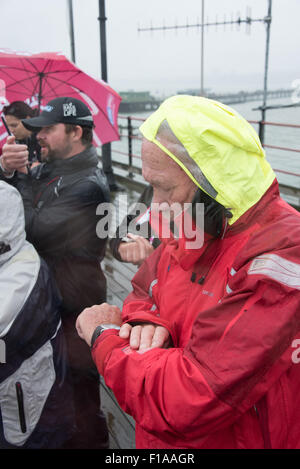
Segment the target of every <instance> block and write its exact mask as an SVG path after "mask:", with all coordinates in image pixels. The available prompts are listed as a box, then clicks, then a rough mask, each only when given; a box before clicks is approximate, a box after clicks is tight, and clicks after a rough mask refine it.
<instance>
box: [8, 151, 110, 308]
mask: <svg viewBox="0 0 300 469" xmlns="http://www.w3.org/2000/svg"><path fill="white" fill-rule="evenodd" d="M97 165H98V157H97V153H96V149H95V148H94V147H92V146H91V147H89V148H87V149H86V150H84V151H83V152H81V153H79V154H78V155H75V156H73V157H71V158H67V159H63V160H56V161H54V162H51V163H42V164H40V165H38V166H36V167H35V168H33V170H32V172H31V174H30V175H25V174H22V173H18V176H17V178H14V180H13V181H12V183H13V185H15V186H16V187H17V188H18V189H19V191H20V193H21V194H22V198H23V202H24V208H25V220H26V234H27V239H28V241H30V242H31V243H32V244H33V245H34V246H35V248H36V249H37V251H38V252H39V254H40V255H41V257H43V258H44V259H45V260H46V261H47V263H48V265H49V266H50V267H51V268H52V269H53V271H54V274H55V277H56V281H57V283H58V286H59V288H60V291H61V294H62V296H63V300H64V306H65V309H66V311H68V312H75V311H76V312H80V311H81V310H82V309H84V308H85V307H87V306H92V305H93V304H99V303H101V302H103V301H105V299H106V280H105V277H104V275H103V273H102V271H101V267H100V262H101V260H102V259H103V257H104V254H105V247H106V239H99V238H98V236H97V234H96V226H97V223H98V221H99V220H100V217H99V216H97V215H96V209H97V206H98V205H99V204H100V203H102V202H108V201H109V188H108V185H107V181H106V178H105V176H104V173H103V171H102V170H101V169H100V168H98V166H97Z"/></svg>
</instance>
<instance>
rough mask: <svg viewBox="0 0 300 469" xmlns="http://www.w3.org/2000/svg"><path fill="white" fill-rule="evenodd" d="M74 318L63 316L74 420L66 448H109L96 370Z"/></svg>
mask: <svg viewBox="0 0 300 469" xmlns="http://www.w3.org/2000/svg"><path fill="white" fill-rule="evenodd" d="M76 318H77V315H76V316H68V317H67V318H65V319H63V329H64V333H65V337H66V343H67V350H68V357H69V365H70V379H71V385H72V388H73V394H74V397H73V398H74V408H75V421H76V428H75V429H74V435H73V437H72V439H71V440H69V441H68V442H67V444H66V445H65V448H72V449H76V448H78V449H103V448H108V440H109V437H108V430H107V425H106V419H105V416H104V414H103V412H102V411H101V402H100V389H99V374H98V371H97V368H96V366H95V364H94V362H93V360H92V358H91V352H90V348H89V346H88V345H87V344H86V342H84V341H83V340H82V339H81V338H80V337H79V336H78V334H77V331H76V328H75V323H76Z"/></svg>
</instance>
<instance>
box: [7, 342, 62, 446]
mask: <svg viewBox="0 0 300 469" xmlns="http://www.w3.org/2000/svg"><path fill="white" fill-rule="evenodd" d="M54 381H55V369H54V363H53V349H52V346H51V343H50V341H49V342H46V344H44V345H43V346H42V347H41V348H40V349H39V350H38V351H37V352H35V353H34V354H33V355H32V356H31V357H30V358H28V359H27V360H25V361H24V362H23V363H22V365H21V366H20V367H19V368H18V369H17V370H16V371H15V373H13V374H12V375H10V376H9V377H8V378H7V379H6V380H5V381H3V382H2V383H1V384H0V407H1V414H2V422H3V432H4V437H5V439H6V441H7V442H8V443H10V444H12V445H16V446H22V445H23V444H24V443H25V442H26V441H27V440H28V438H29V437H30V435H31V434H32V432H33V430H34V429H35V427H36V425H37V423H38V421H39V419H40V416H41V414H42V410H43V408H44V405H45V403H46V400H47V397H48V395H49V393H50V390H51V388H52V386H53V384H54Z"/></svg>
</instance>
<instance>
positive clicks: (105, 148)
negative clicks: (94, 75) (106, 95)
mask: <svg viewBox="0 0 300 469" xmlns="http://www.w3.org/2000/svg"><path fill="white" fill-rule="evenodd" d="M98 20H99V24H100V51H101V78H102V80H103V81H105V82H106V83H107V52H106V20H107V18H106V16H105V0H99V18H98ZM102 166H103V171H104V173H105V175H106V177H107V180H108V184H109V188H110V190H111V191H115V190H118V185H117V184H116V182H115V177H114V173H113V169H112V161H111V144H110V143H105V144H104V145H102Z"/></svg>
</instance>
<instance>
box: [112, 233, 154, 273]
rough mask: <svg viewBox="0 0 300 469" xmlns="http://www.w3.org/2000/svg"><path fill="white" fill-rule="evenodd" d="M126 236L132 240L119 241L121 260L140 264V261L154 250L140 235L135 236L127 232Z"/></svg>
mask: <svg viewBox="0 0 300 469" xmlns="http://www.w3.org/2000/svg"><path fill="white" fill-rule="evenodd" d="M127 236H128V238H131V239H132V242H129V243H125V242H123V243H121V244H120V246H119V249H118V251H119V254H120V257H121V259H122V261H123V262H131V263H132V264H134V265H141V264H142V262H143V261H144V260H145V259H146V258H147V257H148V256H150V254H152V252H153V251H154V248H153V246H152V245H151V244H150V243H149V241H148V239H145V238H143V237H142V236H137V235H134V234H132V233H128V235H127Z"/></svg>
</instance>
